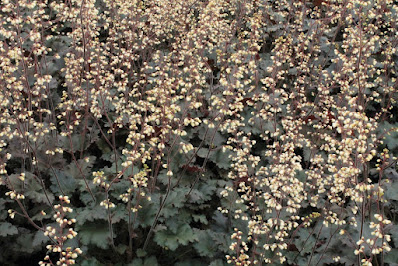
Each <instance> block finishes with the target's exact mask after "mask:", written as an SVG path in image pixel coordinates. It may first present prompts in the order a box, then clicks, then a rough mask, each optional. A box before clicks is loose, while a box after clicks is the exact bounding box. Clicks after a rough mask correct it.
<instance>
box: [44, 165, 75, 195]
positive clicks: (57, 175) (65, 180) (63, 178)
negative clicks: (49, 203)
mask: <svg viewBox="0 0 398 266" xmlns="http://www.w3.org/2000/svg"><path fill="white" fill-rule="evenodd" d="M50 180H51V183H52V185H51V186H50V189H51V191H53V192H54V193H55V194H61V190H60V189H59V185H60V186H61V188H62V190H63V191H64V193H66V194H67V193H71V192H74V191H75V190H76V187H77V183H76V180H75V179H74V178H73V177H72V176H70V175H67V174H66V172H64V171H60V170H57V169H55V170H54V172H52V174H51V178H50ZM58 182H59V185H58Z"/></svg>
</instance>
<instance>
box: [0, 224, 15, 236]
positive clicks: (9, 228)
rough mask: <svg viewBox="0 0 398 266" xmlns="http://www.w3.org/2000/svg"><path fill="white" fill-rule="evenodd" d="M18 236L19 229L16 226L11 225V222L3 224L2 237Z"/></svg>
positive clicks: (1, 227)
mask: <svg viewBox="0 0 398 266" xmlns="http://www.w3.org/2000/svg"><path fill="white" fill-rule="evenodd" d="M16 234H18V229H17V227H16V226H14V225H12V224H10V223H9V222H3V223H1V224H0V236H11V235H16Z"/></svg>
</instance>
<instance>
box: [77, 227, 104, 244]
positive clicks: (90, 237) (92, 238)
mask: <svg viewBox="0 0 398 266" xmlns="http://www.w3.org/2000/svg"><path fill="white" fill-rule="evenodd" d="M76 229H77V231H78V237H79V238H80V241H81V242H82V243H83V244H84V245H95V246H97V247H99V248H102V249H106V248H108V246H109V240H108V239H109V230H108V226H107V225H101V224H91V225H84V226H82V227H77V228H76Z"/></svg>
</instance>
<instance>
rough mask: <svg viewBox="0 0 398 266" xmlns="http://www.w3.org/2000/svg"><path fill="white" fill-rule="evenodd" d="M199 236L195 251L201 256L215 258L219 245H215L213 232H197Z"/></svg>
mask: <svg viewBox="0 0 398 266" xmlns="http://www.w3.org/2000/svg"><path fill="white" fill-rule="evenodd" d="M195 231H196V234H197V235H198V241H197V242H196V243H195V244H194V247H195V249H196V250H197V251H198V253H199V255H200V256H203V257H213V256H214V255H215V252H216V251H217V245H214V241H213V239H212V237H211V236H212V232H211V231H210V230H206V231H203V230H195Z"/></svg>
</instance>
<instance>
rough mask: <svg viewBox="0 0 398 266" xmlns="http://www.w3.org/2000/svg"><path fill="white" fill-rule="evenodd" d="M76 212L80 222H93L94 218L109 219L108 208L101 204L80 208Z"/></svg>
mask: <svg viewBox="0 0 398 266" xmlns="http://www.w3.org/2000/svg"><path fill="white" fill-rule="evenodd" d="M76 213H77V215H76V220H77V223H78V224H84V223H85V222H86V221H90V222H93V221H94V220H106V219H107V213H106V209H105V208H104V207H102V206H99V205H96V206H94V207H84V208H78V209H77V210H76Z"/></svg>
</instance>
